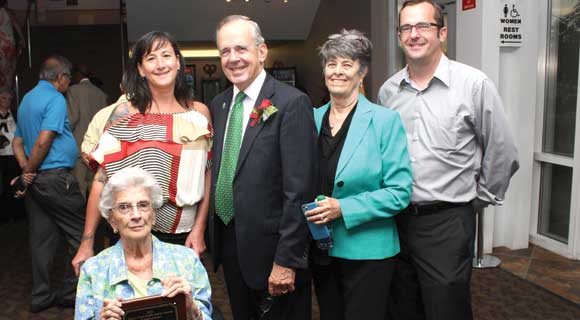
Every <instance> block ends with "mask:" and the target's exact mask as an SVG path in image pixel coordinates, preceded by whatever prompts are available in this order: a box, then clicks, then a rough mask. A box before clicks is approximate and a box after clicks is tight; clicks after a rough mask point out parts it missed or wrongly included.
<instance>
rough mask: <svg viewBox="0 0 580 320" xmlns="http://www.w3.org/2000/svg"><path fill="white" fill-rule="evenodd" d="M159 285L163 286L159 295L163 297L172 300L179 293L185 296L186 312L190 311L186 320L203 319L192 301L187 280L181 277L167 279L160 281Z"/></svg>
mask: <svg viewBox="0 0 580 320" xmlns="http://www.w3.org/2000/svg"><path fill="white" fill-rule="evenodd" d="M161 284H162V285H163V292H162V293H161V295H162V296H164V297H168V298H173V297H175V296H176V295H178V294H180V293H183V294H185V302H186V307H187V310H190V312H188V314H187V319H188V320H201V319H203V315H202V313H201V310H199V308H198V307H197V305H196V304H195V302H194V301H193V295H192V291H191V285H190V284H189V282H188V281H187V280H185V279H184V278H182V277H167V278H165V279H162V280H161Z"/></svg>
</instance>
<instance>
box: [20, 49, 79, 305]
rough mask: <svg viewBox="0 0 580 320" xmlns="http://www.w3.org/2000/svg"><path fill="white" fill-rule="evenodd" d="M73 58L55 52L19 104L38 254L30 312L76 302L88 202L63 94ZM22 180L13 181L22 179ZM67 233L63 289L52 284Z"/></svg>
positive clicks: (32, 237) (32, 235)
mask: <svg viewBox="0 0 580 320" xmlns="http://www.w3.org/2000/svg"><path fill="white" fill-rule="evenodd" d="M70 69H71V65H70V62H69V61H68V60H67V59H66V58H65V57H62V56H59V55H53V56H50V57H49V58H48V59H46V60H45V61H44V62H43V63H42V65H41V66H40V81H39V82H38V84H37V85H36V87H34V88H33V89H32V90H30V91H29V92H28V93H26V95H24V98H23V99H22V103H21V104H20V107H19V108H18V125H17V127H16V133H15V134H14V140H13V142H12V149H13V151H14V156H15V157H16V160H17V161H18V164H19V165H20V168H21V169H22V175H21V176H20V177H18V178H17V179H20V181H22V184H23V186H24V187H25V189H24V190H21V191H20V192H17V196H24V202H25V205H26V214H27V219H28V225H29V238H30V256H31V258H32V299H31V302H30V311H31V312H33V313H36V312H40V311H42V310H44V309H47V308H50V307H51V306H53V305H54V304H59V305H61V306H66V307H71V306H73V305H74V300H75V291H76V290H75V289H76V284H77V277H76V276H75V274H74V273H73V270H72V268H71V265H70V263H69V261H70V259H71V258H72V254H74V252H76V251H77V249H78V248H79V243H80V241H81V236H82V233H83V226H84V224H85V221H84V215H83V211H84V210H85V201H84V199H83V196H82V195H81V192H80V190H79V185H78V183H77V181H76V179H75V177H74V176H73V175H72V173H71V170H72V168H73V167H74V165H75V161H76V158H77V145H76V143H75V140H74V137H73V135H72V131H71V128H70V124H69V121H68V117H67V114H66V100H65V98H64V96H63V94H64V93H65V92H66V90H67V89H68V86H69V84H70V80H71V74H70V72H71V71H70ZM17 179H14V180H13V181H12V183H13V184H15V183H16V181H17ZM61 238H64V240H66V242H67V243H68V246H69V250H68V251H67V253H68V254H67V265H66V269H65V279H64V283H63V286H62V289H61V290H59V291H58V292H57V291H56V290H53V288H51V285H50V269H51V268H50V267H51V262H52V260H53V257H54V255H55V254H56V250H57V248H58V247H59V242H60V240H61Z"/></svg>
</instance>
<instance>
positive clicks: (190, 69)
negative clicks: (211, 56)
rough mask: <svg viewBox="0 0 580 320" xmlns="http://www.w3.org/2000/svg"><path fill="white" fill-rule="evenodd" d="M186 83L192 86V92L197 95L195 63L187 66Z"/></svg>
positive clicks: (185, 71)
mask: <svg viewBox="0 0 580 320" xmlns="http://www.w3.org/2000/svg"><path fill="white" fill-rule="evenodd" d="M184 73H185V83H186V84H187V86H188V87H189V88H191V94H192V95H194V96H195V64H188V65H186V66H185V70H184Z"/></svg>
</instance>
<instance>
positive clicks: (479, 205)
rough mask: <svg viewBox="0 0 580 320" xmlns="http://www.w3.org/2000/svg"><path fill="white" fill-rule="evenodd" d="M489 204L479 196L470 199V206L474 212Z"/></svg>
mask: <svg viewBox="0 0 580 320" xmlns="http://www.w3.org/2000/svg"><path fill="white" fill-rule="evenodd" d="M489 205H490V203H489V202H487V201H483V200H481V199H479V198H475V199H473V201H471V206H472V207H473V212H474V213H478V212H479V211H481V209H483V208H485V207H487V206H489Z"/></svg>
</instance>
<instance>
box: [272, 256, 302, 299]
mask: <svg viewBox="0 0 580 320" xmlns="http://www.w3.org/2000/svg"><path fill="white" fill-rule="evenodd" d="M295 280H296V272H295V271H294V269H290V268H286V267H282V266H280V265H277V264H276V263H275V262H274V265H273V266H272V272H271V273H270V277H269V278H268V292H269V293H270V295H272V296H279V295H283V294H286V293H288V292H292V291H294V290H295V287H294V281H295Z"/></svg>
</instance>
